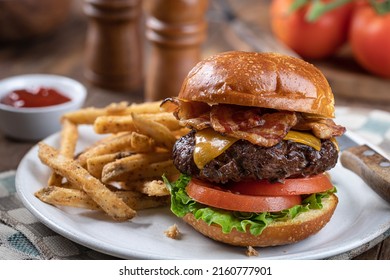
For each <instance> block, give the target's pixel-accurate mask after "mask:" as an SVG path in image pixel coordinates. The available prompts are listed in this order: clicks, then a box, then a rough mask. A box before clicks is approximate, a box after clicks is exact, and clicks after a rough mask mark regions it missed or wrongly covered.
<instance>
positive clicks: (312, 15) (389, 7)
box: [290, 0, 390, 22]
mask: <svg viewBox="0 0 390 280" xmlns="http://www.w3.org/2000/svg"><path fill="white" fill-rule="evenodd" d="M353 1H354V0H334V1H329V2H323V1H321V0H295V1H294V2H293V3H292V4H291V6H290V12H291V13H293V12H295V11H297V10H299V9H300V8H302V7H303V6H305V5H306V4H309V3H312V6H311V7H310V9H309V11H308V13H307V14H306V20H307V21H308V22H314V21H316V20H317V19H318V18H319V17H321V16H322V15H323V14H325V13H327V12H329V11H331V10H333V9H336V8H338V7H341V6H343V5H345V4H347V3H350V2H353ZM368 2H369V3H370V5H371V6H372V7H373V9H374V10H375V11H376V12H377V14H379V15H384V14H386V13H389V12H390V0H368Z"/></svg>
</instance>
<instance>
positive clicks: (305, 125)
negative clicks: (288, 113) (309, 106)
mask: <svg viewBox="0 0 390 280" xmlns="http://www.w3.org/2000/svg"><path fill="white" fill-rule="evenodd" d="M293 129H296V130H311V131H312V133H313V134H314V135H315V136H316V137H318V138H320V139H330V138H332V137H336V136H341V135H343V134H344V133H345V130H346V129H345V127H343V126H341V125H337V124H335V123H334V121H333V120H332V119H325V118H313V117H305V116H304V115H303V116H301V117H300V118H299V121H298V123H297V124H296V125H295V126H294V127H293Z"/></svg>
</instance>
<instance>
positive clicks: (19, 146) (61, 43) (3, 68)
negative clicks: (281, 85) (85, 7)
mask: <svg viewBox="0 0 390 280" xmlns="http://www.w3.org/2000/svg"><path fill="white" fill-rule="evenodd" d="M80 2H81V1H75V4H74V8H73V10H72V14H71V16H70V18H69V19H68V21H67V22H66V23H65V24H64V25H63V26H62V27H61V28H60V29H59V30H57V32H56V33H54V34H51V35H49V36H47V37H44V38H40V39H37V40H35V41H29V42H19V43H1V44H0V78H6V77H9V76H13V75H19V74H28V73H51V74H59V75H65V76H68V77H71V78H74V79H76V80H79V81H81V82H83V83H84V84H85V85H86V86H87V87H88V92H89V96H88V98H87V101H86V104H85V105H86V106H104V105H107V104H108V103H111V102H117V101H122V100H128V101H130V102H141V101H142V100H143V92H142V91H139V92H131V93H130V92H129V93H119V92H114V91H109V90H104V89H101V88H98V87H95V86H93V85H90V84H89V83H88V82H87V81H86V80H85V78H84V76H83V70H84V60H83V57H84V43H85V34H86V30H87V19H86V17H85V16H84V14H83V13H82V11H81V5H80ZM268 2H269V1H258V0H242V1H227V3H230V6H231V7H232V8H233V12H234V13H235V15H236V16H237V21H236V22H235V23H232V22H230V23H228V21H227V19H226V17H225V14H224V13H223V7H222V6H221V4H220V1H216V0H211V1H210V7H209V12H208V19H209V30H208V39H207V41H206V42H205V44H204V48H203V55H204V56H208V55H210V54H213V53H217V52H220V51H226V50H233V49H241V50H254V49H258V47H259V46H258V45H257V44H258V43H259V40H260V42H261V40H263V42H265V43H266V46H265V48H266V47H269V46H272V45H273V43H274V42H273V39H272V38H271V39H270V28H269V23H268ZM237 22H238V24H237ZM234 24H235V25H236V26H234ZM240 28H244V29H242V32H239V33H237V32H236V31H237V30H238V31H240ZM145 53H147V46H146V50H145ZM313 63H314V64H315V65H317V66H318V67H319V68H321V70H322V71H323V72H324V73H325V75H326V76H327V77H328V79H329V80H330V82H331V84H332V88H333V90H334V92H335V98H336V104H338V105H348V106H360V107H367V108H376V109H382V110H386V111H389V112H390V92H389V89H390V81H388V80H383V79H380V78H377V77H374V76H372V75H370V74H368V73H366V72H364V71H363V70H362V69H361V68H360V67H359V66H358V65H357V64H356V63H355V62H354V61H353V59H352V57H351V55H350V53H349V51H348V50H344V51H342V52H341V53H340V54H339V55H337V56H335V57H334V58H332V59H330V60H327V61H314V62H313ZM35 144H36V143H33V142H20V141H15V140H12V139H8V138H6V137H5V136H4V135H2V134H0V172H2V171H6V170H11V169H16V168H17V166H18V163H19V161H20V160H21V158H22V157H23V155H24V154H25V153H26V152H27V151H28V150H29V149H30V148H31V147H32V146H33V145H35ZM356 259H390V238H387V239H386V240H384V241H383V242H381V243H379V244H378V245H376V246H375V247H373V248H371V249H370V250H368V251H367V252H365V253H363V254H361V255H359V256H358V257H356Z"/></svg>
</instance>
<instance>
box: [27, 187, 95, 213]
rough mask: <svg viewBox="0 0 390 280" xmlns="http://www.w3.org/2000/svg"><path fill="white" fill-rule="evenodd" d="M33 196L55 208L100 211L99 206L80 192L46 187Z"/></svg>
mask: <svg viewBox="0 0 390 280" xmlns="http://www.w3.org/2000/svg"><path fill="white" fill-rule="evenodd" d="M35 196H36V197H37V198H39V199H40V200H41V201H43V202H46V203H49V204H51V205H55V206H70V207H77V208H86V209H91V210H97V209H100V207H99V205H97V204H96V202H95V201H93V200H92V198H90V197H89V196H88V195H87V194H86V193H85V192H84V191H82V190H77V189H68V188H61V187H57V186H48V187H44V188H42V189H40V190H38V191H37V192H35Z"/></svg>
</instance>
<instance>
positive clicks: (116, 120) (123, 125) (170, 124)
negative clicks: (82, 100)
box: [94, 112, 182, 134]
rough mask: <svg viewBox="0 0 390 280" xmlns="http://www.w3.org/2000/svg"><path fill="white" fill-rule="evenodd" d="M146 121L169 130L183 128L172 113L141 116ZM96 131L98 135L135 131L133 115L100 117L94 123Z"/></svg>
mask: <svg viewBox="0 0 390 280" xmlns="http://www.w3.org/2000/svg"><path fill="white" fill-rule="evenodd" d="M139 117H140V118H142V119H146V120H151V121H155V122H158V123H160V124H162V125H164V126H166V127H167V128H168V129H169V130H178V129H181V128H182V126H181V125H180V124H179V121H178V120H177V119H176V118H175V116H174V115H173V114H172V113H167V112H162V113H155V114H139ZM94 130H95V132H96V133H98V134H105V133H118V132H121V131H135V130H136V127H135V125H134V121H133V118H132V116H131V115H126V116H99V117H98V118H96V120H95V122H94Z"/></svg>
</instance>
